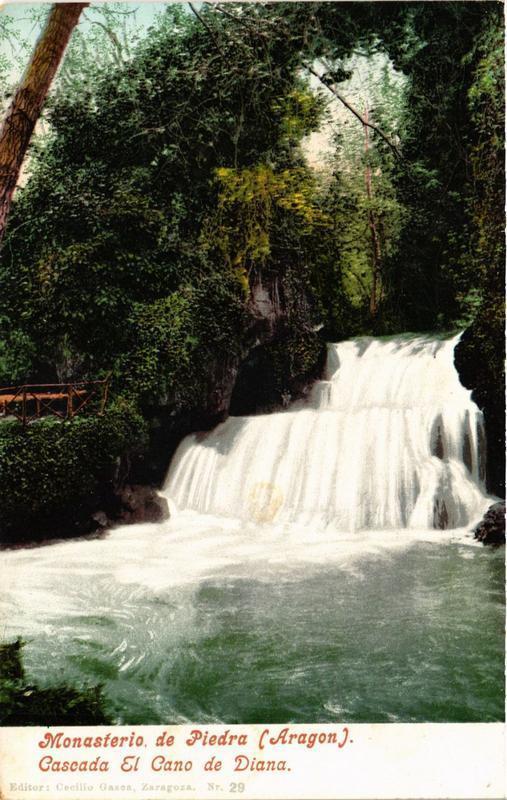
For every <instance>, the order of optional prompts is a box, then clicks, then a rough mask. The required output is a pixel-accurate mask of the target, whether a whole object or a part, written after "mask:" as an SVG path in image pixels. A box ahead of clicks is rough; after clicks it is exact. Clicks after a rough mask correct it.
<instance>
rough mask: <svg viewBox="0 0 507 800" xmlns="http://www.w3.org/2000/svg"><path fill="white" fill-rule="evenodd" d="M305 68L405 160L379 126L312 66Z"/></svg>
mask: <svg viewBox="0 0 507 800" xmlns="http://www.w3.org/2000/svg"><path fill="white" fill-rule="evenodd" d="M304 66H305V69H307V70H308V72H311V73H312V75H315V77H316V78H318V80H319V81H320V82H321V83H322V85H323V86H325V87H326V89H329V91H330V92H331V93H332V94H333V95H334V96H335V97H336V98H337V99H338V100H339V101H340V103H342V104H343V105H344V106H345V108H347V109H348V110H349V111H350V112H351V113H352V114H353V115H354V116H355V117H356V118H357V119H358V120H359V122H360V123H361V125H363V126H364V127H365V128H371V129H372V130H373V131H375V132H376V133H378V135H379V136H380V137H381V138H382V139H383V140H384V142H386V144H388V145H389V147H390V148H391V150H392V151H393V153H395V155H396V156H397V157H398V158H399V159H400V160H403V156H402V154H401V151H400V150H399V149H398V147H397V146H396V145H395V144H394V142H392V141H391V140H390V138H389V137H388V136H387V135H386V134H385V133H384V132H383V131H382V130H381V129H380V128H379V127H378V125H375V124H374V123H373V122H370V121H369V120H367V119H366V118H365V117H363V115H362V114H361V113H360V112H359V111H358V110H357V109H356V108H354V106H353V105H351V104H350V103H349V101H348V100H346V99H345V97H343V95H341V94H340V92H338V91H337V90H336V89H335V88H334V86H330V85H329V83H327V81H326V80H324V76H323V75H319V73H318V72H317V70H315V69H314V68H313V67H312V66H310V64H305V65H304Z"/></svg>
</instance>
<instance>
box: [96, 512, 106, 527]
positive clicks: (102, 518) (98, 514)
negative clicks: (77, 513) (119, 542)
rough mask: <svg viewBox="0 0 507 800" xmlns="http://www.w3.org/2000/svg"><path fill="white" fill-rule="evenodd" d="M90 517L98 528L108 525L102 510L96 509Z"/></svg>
mask: <svg viewBox="0 0 507 800" xmlns="http://www.w3.org/2000/svg"><path fill="white" fill-rule="evenodd" d="M92 519H93V520H95V522H96V523H97V525H98V526H99V527H100V528H107V526H108V525H109V519H108V517H107V514H106V513H105V512H104V511H96V512H95V514H92Z"/></svg>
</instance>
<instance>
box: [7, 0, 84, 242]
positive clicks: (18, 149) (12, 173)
mask: <svg viewBox="0 0 507 800" xmlns="http://www.w3.org/2000/svg"><path fill="white" fill-rule="evenodd" d="M87 5H88V3H55V4H54V5H53V7H52V8H51V11H50V13H49V16H48V18H47V22H46V25H45V27H44V30H43V31H42V34H41V36H40V37H39V39H38V41H37V43H36V45H35V49H34V51H33V54H32V57H31V59H30V63H29V64H28V67H27V68H26V70H25V73H24V75H23V77H22V79H21V83H20V85H19V86H18V88H17V90H16V92H15V94H14V97H13V98H12V102H11V104H10V106H9V108H8V110H7V113H6V116H5V119H4V121H3V123H2V126H1V127H0V241H1V239H2V237H3V234H4V231H5V227H6V224H7V215H8V213H9V208H10V205H11V200H12V195H13V193H14V189H15V188H16V183H17V180H18V177H19V173H20V170H21V166H22V164H23V159H24V157H25V155H26V151H27V149H28V145H29V144H30V139H31V136H32V133H33V130H34V128H35V125H36V123H37V120H38V118H39V116H40V113H41V111H42V108H43V106H44V103H45V101H46V98H47V95H48V92H49V89H50V86H51V83H52V81H53V78H54V77H55V75H56V72H57V69H58V67H59V65H60V62H61V60H62V57H63V54H64V52H65V48H66V47H67V44H68V42H69V39H70V36H71V34H72V31H73V30H74V28H75V26H76V24H77V22H78V19H79V16H80V14H81V11H82V10H83V8H85V7H86V6H87Z"/></svg>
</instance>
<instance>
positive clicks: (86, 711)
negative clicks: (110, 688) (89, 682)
mask: <svg viewBox="0 0 507 800" xmlns="http://www.w3.org/2000/svg"><path fill="white" fill-rule="evenodd" d="M23 646H24V642H23V641H21V640H20V639H17V640H16V641H15V642H11V643H7V644H0V707H1V711H0V725H12V726H14V725H43V726H46V725H101V724H105V723H107V722H111V719H110V717H109V716H108V714H107V712H106V710H105V701H104V698H103V695H102V690H101V688H100V687H98V686H95V687H92V688H82V689H76V688H74V687H71V686H65V685H59V686H51V687H44V688H41V687H40V686H36V685H34V684H31V683H28V682H27V680H26V677H25V670H24V667H23V660H22V649H23Z"/></svg>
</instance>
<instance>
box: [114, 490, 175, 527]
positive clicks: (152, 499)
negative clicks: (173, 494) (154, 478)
mask: <svg viewBox="0 0 507 800" xmlns="http://www.w3.org/2000/svg"><path fill="white" fill-rule="evenodd" d="M120 500H121V503H122V511H121V513H120V516H119V519H120V521H121V522H123V523H130V522H161V521H162V520H164V519H167V518H168V517H169V505H168V502H167V500H166V498H165V497H161V496H160V495H159V494H158V493H157V490H156V489H154V488H153V487H152V486H137V485H134V486H125V487H124V488H123V489H122V491H121V493H120Z"/></svg>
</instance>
